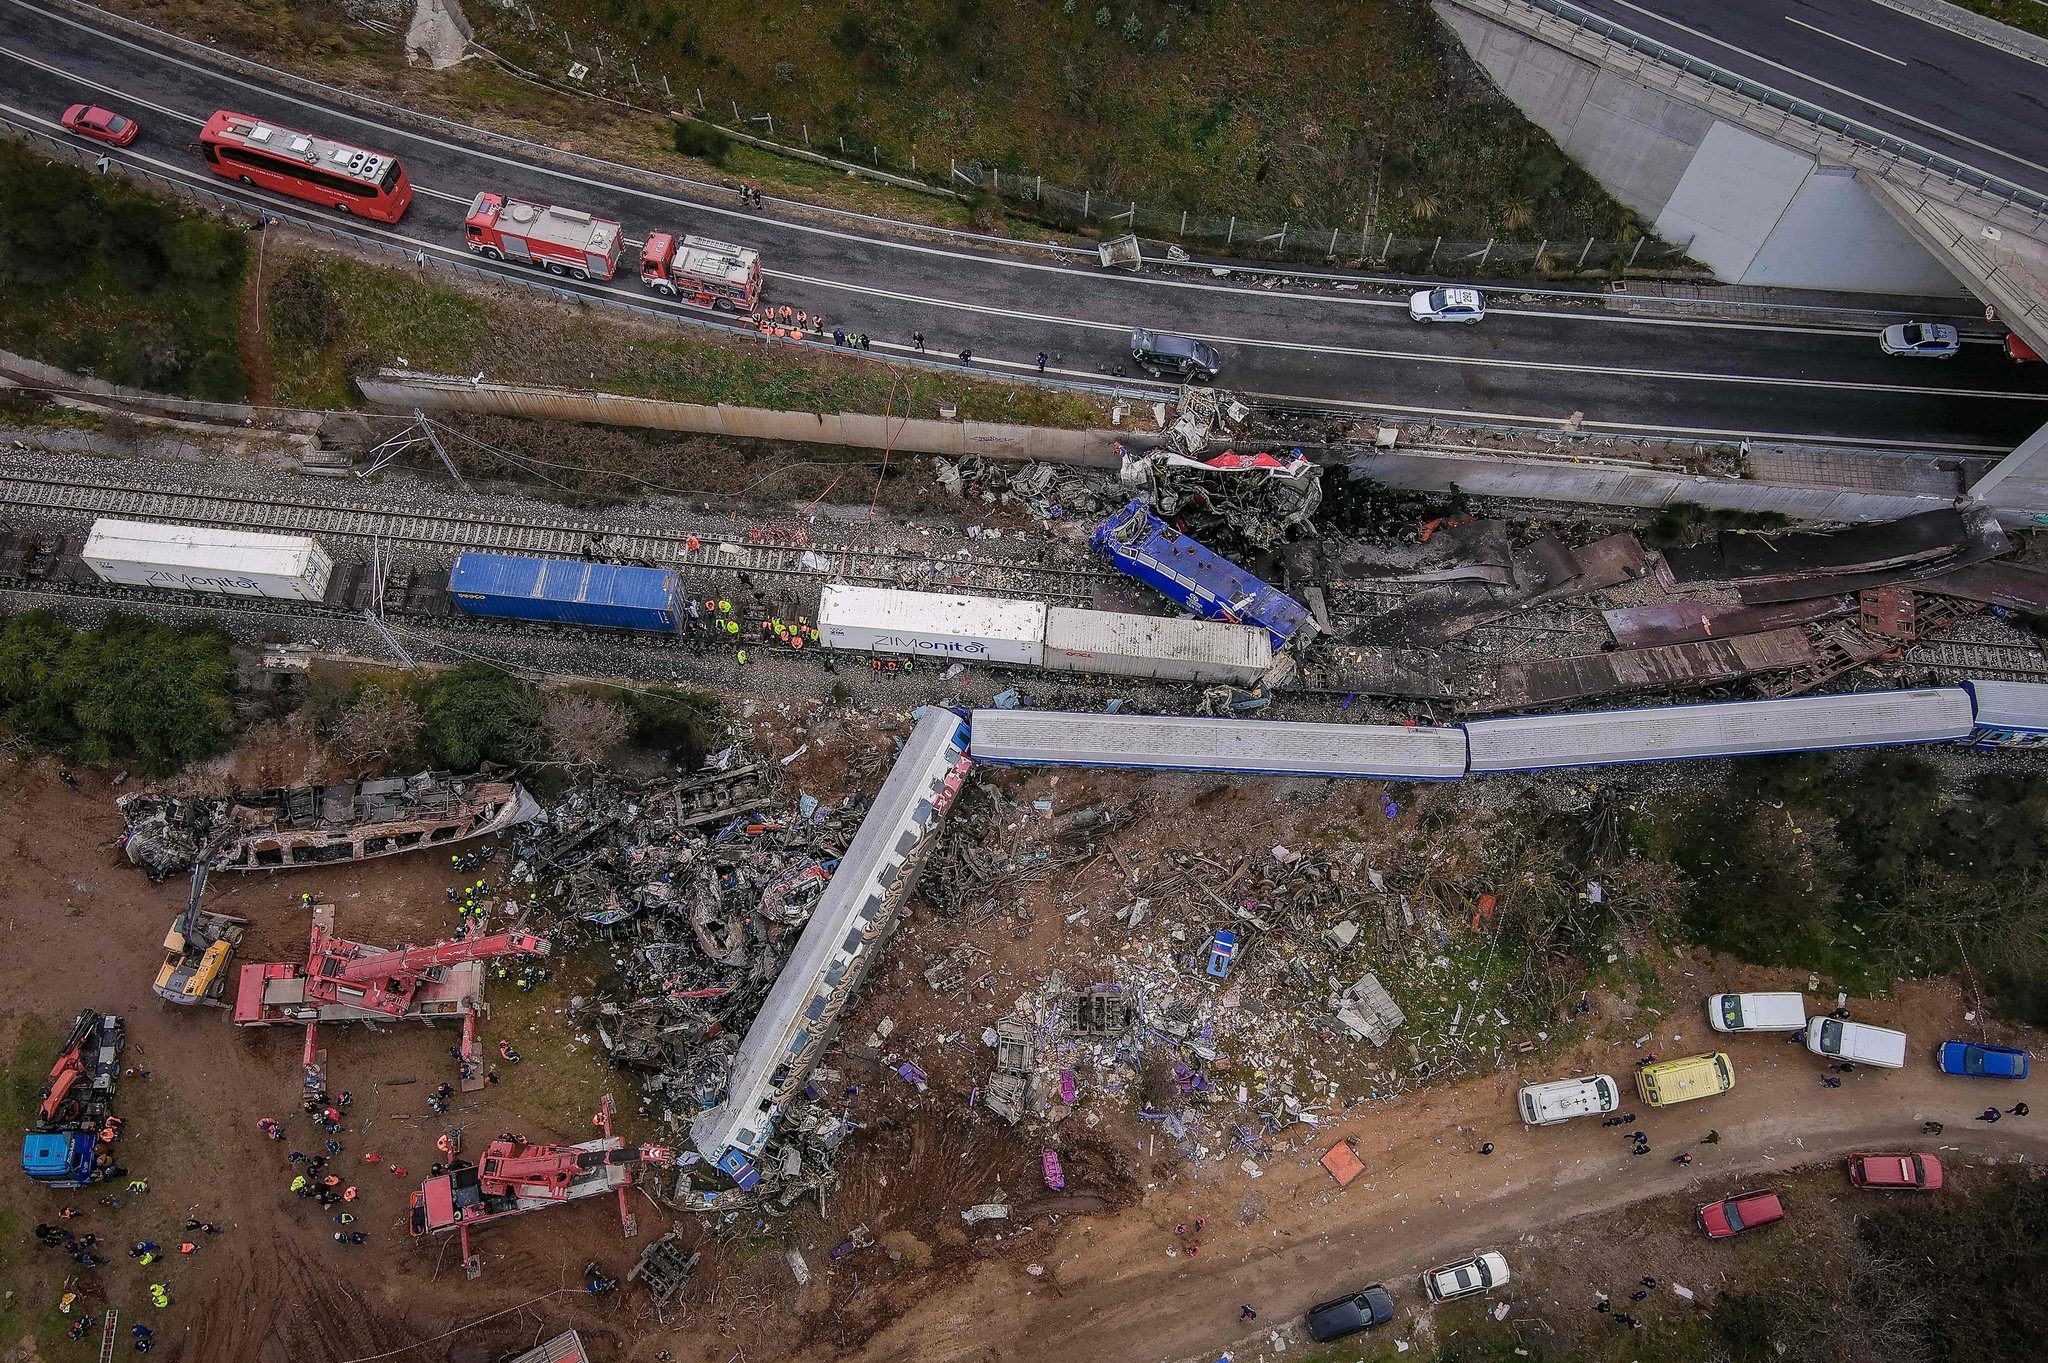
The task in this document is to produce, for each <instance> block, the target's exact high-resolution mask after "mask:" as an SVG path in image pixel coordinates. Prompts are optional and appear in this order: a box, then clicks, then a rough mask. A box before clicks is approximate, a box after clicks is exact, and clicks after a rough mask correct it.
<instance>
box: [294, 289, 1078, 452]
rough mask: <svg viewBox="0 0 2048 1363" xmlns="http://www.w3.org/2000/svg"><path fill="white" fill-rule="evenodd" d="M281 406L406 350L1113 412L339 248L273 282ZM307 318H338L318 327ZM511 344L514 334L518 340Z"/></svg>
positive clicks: (677, 385)
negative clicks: (622, 318)
mask: <svg viewBox="0 0 2048 1363" xmlns="http://www.w3.org/2000/svg"><path fill="white" fill-rule="evenodd" d="M265 306H266V315H267V316H268V318H269V332H270V337H271V358H272V368H273V371H274V373H275V376H276V386H277V401H278V402H280V403H282V404H285V405H290V406H309V407H340V406H349V405H353V404H354V403H355V402H356V401H357V400H358V399H357V396H356V394H355V393H354V391H353V388H352V386H351V384H350V382H349V376H350V375H351V374H354V373H362V372H365V371H366V370H369V369H372V368H375V367H376V366H378V365H382V364H389V363H392V362H394V361H395V360H397V359H398V358H400V357H403V358H404V359H405V360H406V361H407V362H408V363H409V364H410V366H411V367H412V368H414V369H416V370H421V371H429V372H438V373H444V374H472V373H477V372H479V371H481V372H483V373H485V374H486V375H488V376H489V377H490V378H493V379H498V380H503V381H507V382H527V383H561V382H563V381H564V380H565V379H566V380H567V381H569V382H571V383H573V384H574V385H576V386H578V387H593V388H598V389H602V390H605V391H609V392H617V393H627V394H632V395H635V396H640V397H651V398H664V399H668V400H671V401H676V402H706V403H713V402H726V403H734V404H737V405H740V406H748V407H768V408H776V409H781V410H786V411H805V412H838V411H849V412H884V411H892V410H893V411H894V412H896V413H897V414H899V415H901V414H905V413H908V414H910V415H913V416H922V417H930V416H936V415H937V414H938V408H939V407H940V406H941V405H942V404H943V405H952V406H956V407H957V408H958V410H959V414H960V416H961V417H962V418H964V419H967V420H979V421H1010V422H1019V423H1024V424H1028V425H1043V426H1062V427H1088V426H1095V425H1100V424H1102V423H1103V421H1104V415H1103V413H1102V411H1101V410H1100V409H1099V408H1098V406H1097V405H1096V404H1095V403H1094V402H1092V401H1089V400H1087V399H1085V398H1081V397H1078V396H1075V395H1073V394H1068V393H1062V392H1059V391H1057V390H1053V389H1043V388H1038V387H1035V386H1030V385H1014V386H1013V385H1009V384H1003V383H990V382H982V381H976V380H971V379H967V378H965V377H963V376H956V375H953V374H940V373H931V372H927V371H924V370H917V369H901V370H897V369H891V368H886V367H884V366H881V365H877V364H872V363H866V362H861V361H855V360H852V359H848V358H839V357H833V356H830V355H829V354H819V353H816V352H814V351H806V352H796V351H793V350H792V349H791V348H790V347H788V346H786V345H778V346H776V347H775V348H773V349H769V348H768V347H766V346H765V345H763V344H762V343H761V342H758V341H750V340H744V339H738V338H733V339H726V338H723V337H716V336H710V335H698V334H694V333H686V332H676V333H670V334H668V335H666V336H657V335H653V334H650V333H649V332H648V331H647V330H646V329H645V328H639V327H624V326H620V325H618V324H615V323H613V322H612V321H610V320H609V319H608V318H607V317H606V316H605V314H604V313H603V312H602V311H599V310H594V309H589V308H582V307H576V306H565V305H556V304H548V303H538V304H537V303H536V302H535V301H534V300H533V299H531V298H530V297H527V296H524V295H516V296H513V297H509V298H508V297H504V296H491V295H484V294H481V293H479V294H477V295H471V294H468V293H464V292H458V291H456V290H454V289H451V288H446V287H442V286H439V285H436V284H432V283H429V282H426V281H424V280H422V279H421V278H419V276H418V275H417V274H416V273H414V272H411V271H407V270H402V269H393V268H380V267H376V266H370V265H365V264H362V263H360V262H357V261H352V260H347V259H343V258H339V257H334V256H326V255H321V256H314V257H301V258H299V259H297V260H294V261H292V262H290V263H289V264H287V265H285V266H283V267H282V268H280V269H278V270H277V271H276V272H275V273H274V274H273V276H272V284H271V293H270V296H269V297H268V298H267V299H266V303H265ZM307 318H321V319H325V320H324V321H322V322H320V323H319V324H318V325H316V326H313V327H312V328H311V329H310V330H309V326H308V323H307V322H306V320H305V319H307ZM508 338H510V339H509V341H508Z"/></svg>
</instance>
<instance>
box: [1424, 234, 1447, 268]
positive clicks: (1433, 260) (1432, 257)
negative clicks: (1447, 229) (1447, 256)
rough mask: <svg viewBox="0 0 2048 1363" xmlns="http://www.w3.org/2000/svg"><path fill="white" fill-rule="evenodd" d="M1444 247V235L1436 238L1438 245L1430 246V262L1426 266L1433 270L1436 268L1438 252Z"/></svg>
mask: <svg viewBox="0 0 2048 1363" xmlns="http://www.w3.org/2000/svg"><path fill="white" fill-rule="evenodd" d="M1443 249H1444V239H1443V238H1442V237H1438V238H1437V239H1436V245H1434V246H1432V247H1430V248H1429V264H1428V265H1427V266H1426V267H1425V268H1427V269H1431V270H1434V269H1435V268H1436V253H1437V252H1438V251H1441V250H1443Z"/></svg>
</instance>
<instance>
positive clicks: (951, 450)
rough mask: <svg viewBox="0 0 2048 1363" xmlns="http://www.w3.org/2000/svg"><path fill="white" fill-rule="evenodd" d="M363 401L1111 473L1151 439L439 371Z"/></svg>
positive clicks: (392, 382) (394, 373)
mask: <svg viewBox="0 0 2048 1363" xmlns="http://www.w3.org/2000/svg"><path fill="white" fill-rule="evenodd" d="M356 386H357V387H358V388H360V389H361V390H362V393H363V396H364V397H365V398H366V399H368V400H369V401H370V402H373V403H375V404H377V405H378V406H382V407H392V408H397V409H400V410H404V411H410V410H411V409H413V408H415V407H417V408H419V409H421V410H422V411H428V412H487V413H491V414H494V415H498V416H520V417H532V418H537V419H541V420H547V421H585V422H592V423H595V424H597V425H603V426H637V427H641V428H643V429H648V430H660V431H692V432H695V433H697V434H700V435H722V436H734V437H738V438H741V439H746V440H788V441H795V442H799V443H803V444H813V445H850V446H854V447H855V448H859V449H872V450H879V449H893V450H900V451H902V452H904V453H906V454H943V455H946V456H947V457H949V458H955V459H957V458H959V457H960V456H961V455H963V454H976V455H980V456H981V457H983V458H985V459H1006V460H1032V459H1042V460H1045V461H1048V462H1050V463H1056V464H1074V465H1079V466H1081V467H1085V468H1101V469H1111V468H1115V467H1116V466H1117V456H1116V452H1115V451H1114V450H1113V449H1112V448H1111V445H1112V443H1113V442H1115V441H1117V440H1122V441H1123V442H1124V443H1125V444H1127V445H1138V446H1150V445H1152V444H1154V443H1155V437H1152V436H1148V435H1139V434H1134V433H1131V432H1127V431H1116V430H1093V431H1071V430H1059V429H1054V428H1050V427H1041V426H1017V425H1010V424H1007V423H1001V422H990V421H935V420H930V419H927V418H922V417H880V416H875V415H873V414H871V413H866V412H779V411H771V410H768V409H765V408H760V407H734V406H731V405H729V404H726V403H719V404H717V405H715V406H714V405H711V404H708V403H697V402H665V401H663V400H661V399H659V398H640V397H626V396H623V395H621V394H618V393H591V392H574V391H571V390H569V389H565V388H542V387H536V386H528V385H520V384H509V383H489V382H484V383H471V382H470V381H469V380H468V379H461V378H449V377H446V376H443V375H438V374H411V373H407V372H405V371H402V370H392V369H385V370H380V371H378V373H377V374H376V376H375V377H373V378H362V379H358V380H356Z"/></svg>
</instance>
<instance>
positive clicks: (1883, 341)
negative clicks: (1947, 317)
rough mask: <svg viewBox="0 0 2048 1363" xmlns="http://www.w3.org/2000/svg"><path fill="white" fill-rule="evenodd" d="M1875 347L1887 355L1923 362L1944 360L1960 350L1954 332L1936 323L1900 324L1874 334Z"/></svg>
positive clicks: (1950, 328) (1960, 342) (1958, 338)
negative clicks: (1875, 337) (1875, 339)
mask: <svg viewBox="0 0 2048 1363" xmlns="http://www.w3.org/2000/svg"><path fill="white" fill-rule="evenodd" d="M1877 343H1878V345H1879V346H1880V347H1881V348H1882V349H1883V350H1884V353H1885V354H1887V355H1911V356H1914V357H1915V358H1918V359H1923V360H1945V359H1948V358H1949V357H1950V356H1952V355H1954V354H1955V353H1956V352H1957V351H1959V350H1961V349H1962V348H1963V342H1962V338H1961V337H1960V336H1958V335H1956V329H1955V328H1954V327H1950V326H1943V325H1941V324H1940V323H1938V322H1901V323H1899V325H1897V326H1895V327H1886V328H1885V329H1884V330H1883V331H1881V332H1879V333H1878V337H1877Z"/></svg>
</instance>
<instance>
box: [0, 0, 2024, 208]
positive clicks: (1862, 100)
mask: <svg viewBox="0 0 2048 1363" xmlns="http://www.w3.org/2000/svg"><path fill="white" fill-rule="evenodd" d="M17 2H18V0H17ZM1610 3H1612V4H1615V5H1619V6H1620V7H1621V8H1623V9H1630V10H1634V11H1635V12H1636V13H1637V14H1640V15H1642V16H1643V17H1644V18H1646V19H1654V20H1656V21H1657V22H1658V23H1660V24H1663V25H1664V26H1666V27H1667V28H1675V29H1677V30H1678V31H1679V32H1680V33H1690V34H1691V35H1692V36H1693V37H1695V38H1698V39H1700V40H1701V41H1702V42H1709V43H1712V44H1714V46H1716V47H1725V48H1727V49H1728V50H1729V51H1730V52H1734V53H1738V54H1740V55H1741V56H1744V57H1747V58H1749V59H1750V60H1751V61H1753V62H1762V63H1763V64H1764V65H1765V66H1768V67H1770V68H1771V69H1772V70H1774V71H1783V72H1784V73H1785V74H1786V75H1788V76H1793V77H1796V78H1798V79H1799V80H1803V81H1805V82H1806V83H1807V84H1808V85H1813V86H1818V87H1819V88H1820V89H1823V90H1831V91H1833V92H1834V93H1835V94H1838V95H1842V96H1844V97H1845V98H1848V99H1853V100H1855V101H1856V102H1857V103H1859V104H1865V105H1868V106H1869V107H1870V108H1873V109H1882V110H1883V111H1884V112H1885V113H1888V114H1890V115H1891V116H1892V117H1894V118H1903V119H1905V120H1906V121H1907V122H1908V123H1917V124H1919V125H1920V126H1921V127H1923V128H1925V129H1927V130H1928V131H1929V132H1936V133H1940V134H1941V135H1942V136H1943V137H1947V138H1953V139H1954V140H1955V141H1957V142H1961V143H1963V144H1965V145H1967V146H1972V147H1975V148H1977V149H1978V150H1979V151H1988V152H1990V153H1991V154H1992V155H1993V156H2001V157H2004V158H2005V159H2006V160H2008V161H2011V162H2013V163H2014V164H2015V165H2022V166H2025V167H2027V168H2028V169H2029V170H2038V171H2040V172H2041V173H2042V174H2044V175H2048V166H2044V165H2042V164H2041V163H2040V162H2038V161H2029V160H2028V159H2027V158H2026V157H2024V156H2018V155H2015V154H2014V153H2012V152H2009V151H2006V150H2005V149H2004V148H2002V147H1994V146H1992V145H1991V144H1990V143H1989V142H1979V141H1978V140H1977V139H1976V138H1974V137H1965V136H1964V135H1963V134H1961V133H1959V132H1956V131H1954V130H1953V129H1950V128H1944V127H1943V126H1941V124H1939V123H1930V122H1929V121H1927V120H1926V119H1924V118H1921V117H1920V116H1918V115H1917V114H1909V113H1907V112H1906V111H1905V110H1904V109H1894V108H1893V107H1892V106H1891V105H1889V104H1883V103H1880V102H1878V101H1877V100H1874V99H1872V98H1871V97H1870V96H1868V95H1859V94H1857V93H1856V92H1855V91H1854V90H1845V89H1843V88H1842V87H1841V86H1839V85H1830V84H1828V82H1826V81H1824V80H1822V79H1820V78H1819V77H1818V76H1809V75H1807V74H1806V73H1805V72H1804V71H1801V70H1799V69H1798V68H1797V67H1794V66H1787V65H1785V63H1783V62H1776V61H1772V60H1771V59H1770V58H1769V57H1766V56H1764V55H1763V54H1762V53H1760V52H1751V51H1750V50H1749V49H1748V48H1746V47H1737V46H1736V45H1735V44H1734V43H1730V42H1724V41H1722V40H1721V39H1719V38H1716V37H1715V36H1714V35H1713V34H1711V33H1703V32H1701V31H1700V30H1699V29H1696V28H1692V27H1689V26H1688V25H1685V24H1681V23H1679V22H1678V21H1677V20H1676V19H1669V18H1666V17H1665V16H1664V15H1661V14H1659V13H1657V12H1656V11H1655V10H1649V9H1644V8H1643V7H1642V6H1641V5H1637V4H1631V3H1630V0H1610Z"/></svg>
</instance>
